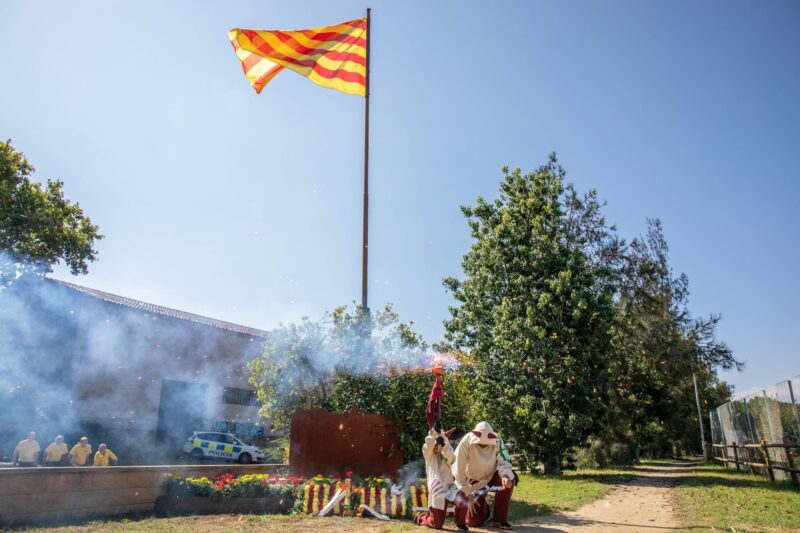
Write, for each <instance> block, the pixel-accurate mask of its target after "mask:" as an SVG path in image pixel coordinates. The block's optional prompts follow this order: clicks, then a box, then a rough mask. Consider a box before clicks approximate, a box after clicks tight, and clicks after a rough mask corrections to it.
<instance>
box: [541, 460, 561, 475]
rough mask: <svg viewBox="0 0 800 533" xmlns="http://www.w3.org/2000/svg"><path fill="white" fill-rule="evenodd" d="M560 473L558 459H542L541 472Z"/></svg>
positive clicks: (546, 473)
mask: <svg viewBox="0 0 800 533" xmlns="http://www.w3.org/2000/svg"><path fill="white" fill-rule="evenodd" d="M560 473H561V464H560V463H559V461H558V460H554V459H545V460H544V461H542V474H544V475H546V476H557V475H559V474H560Z"/></svg>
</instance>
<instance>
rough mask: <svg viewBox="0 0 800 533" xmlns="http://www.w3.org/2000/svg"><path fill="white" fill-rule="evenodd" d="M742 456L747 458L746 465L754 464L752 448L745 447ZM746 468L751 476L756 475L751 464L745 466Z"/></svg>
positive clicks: (754, 468)
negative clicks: (748, 468)
mask: <svg viewBox="0 0 800 533" xmlns="http://www.w3.org/2000/svg"><path fill="white" fill-rule="evenodd" d="M744 454H745V455H746V456H747V462H748V463H754V462H755V461H754V460H753V449H752V448H747V447H745V449H744ZM747 466H749V467H750V473H751V474H755V473H756V467H754V466H753V465H752V464H750V465H747Z"/></svg>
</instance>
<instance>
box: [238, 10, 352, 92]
mask: <svg viewBox="0 0 800 533" xmlns="http://www.w3.org/2000/svg"><path fill="white" fill-rule="evenodd" d="M228 38H230V40H231V44H233V49H234V50H235V51H236V55H237V57H238V58H239V60H240V61H241V62H242V68H243V69H244V75H245V77H247V79H248V80H249V81H250V84H251V85H252V86H253V88H254V89H255V90H256V92H257V93H260V92H261V90H262V89H263V88H264V86H265V85H266V84H267V83H269V81H270V80H271V79H272V78H274V77H275V75H276V74H278V72H280V71H281V70H283V69H284V68H288V69H289V70H293V71H295V72H297V73H298V74H300V75H301V76H305V77H306V78H308V79H310V80H311V81H313V82H314V83H316V84H317V85H319V86H321V87H327V88H329V89H338V90H340V91H343V92H346V93H348V94H358V95H361V96H365V95H366V83H367V79H366V76H367V19H366V18H360V19H355V20H350V21H348V22H342V23H341V24H335V25H333V26H323V27H321V28H314V29H312V30H293V31H281V30H243V29H240V28H234V29H232V30H231V31H230V32H228Z"/></svg>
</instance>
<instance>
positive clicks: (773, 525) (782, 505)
mask: <svg viewBox="0 0 800 533" xmlns="http://www.w3.org/2000/svg"><path fill="white" fill-rule="evenodd" d="M675 501H676V504H677V514H678V518H679V519H680V521H681V524H682V525H683V527H685V528H686V530H687V531H690V530H696V529H712V528H716V529H718V530H725V531H734V530H735V531H781V530H786V529H790V528H800V490H797V489H795V488H792V486H791V485H790V483H789V482H788V481H781V482H777V483H771V482H770V481H769V479H768V478H767V477H765V476H759V475H753V474H750V473H749V472H747V473H745V472H736V470H727V469H725V468H723V467H721V466H717V465H698V466H696V467H694V468H692V473H691V475H690V476H688V477H687V478H686V479H685V480H683V481H682V482H681V483H680V484H679V485H678V486H677V487H676V488H675Z"/></svg>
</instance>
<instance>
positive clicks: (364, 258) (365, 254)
mask: <svg viewBox="0 0 800 533" xmlns="http://www.w3.org/2000/svg"><path fill="white" fill-rule="evenodd" d="M370 11H372V10H371V9H370V8H367V65H366V76H365V87H364V89H365V91H364V226H363V235H362V241H363V245H362V247H361V306H362V307H363V308H364V309H365V310H366V309H367V308H368V307H369V306H368V304H367V285H368V281H367V279H368V277H369V276H368V272H367V266H368V264H369V38H370V34H371V32H370V27H369V26H370Z"/></svg>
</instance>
